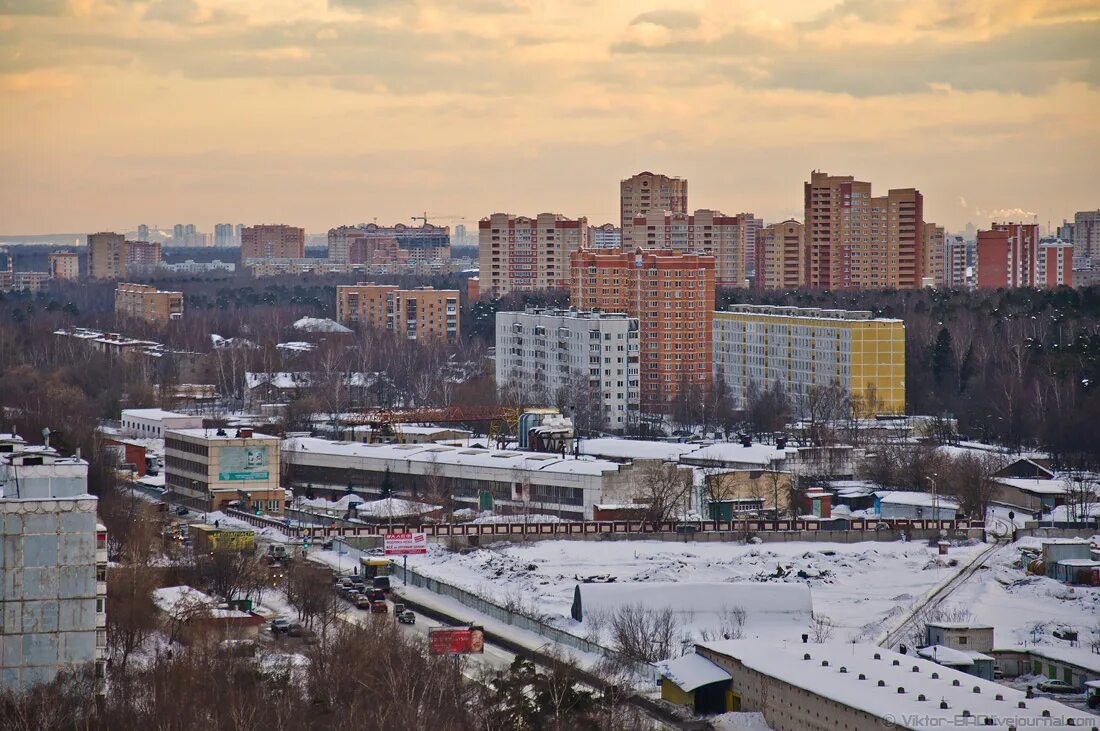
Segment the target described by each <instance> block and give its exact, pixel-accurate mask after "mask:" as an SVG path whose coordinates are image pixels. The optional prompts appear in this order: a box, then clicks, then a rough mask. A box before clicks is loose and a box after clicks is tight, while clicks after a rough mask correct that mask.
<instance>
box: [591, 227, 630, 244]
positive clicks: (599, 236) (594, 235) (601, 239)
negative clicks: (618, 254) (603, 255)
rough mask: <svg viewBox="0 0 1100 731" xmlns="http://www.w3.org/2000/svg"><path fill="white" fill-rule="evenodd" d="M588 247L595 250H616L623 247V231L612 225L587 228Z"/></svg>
mask: <svg viewBox="0 0 1100 731" xmlns="http://www.w3.org/2000/svg"><path fill="white" fill-rule="evenodd" d="M588 245H589V246H591V247H593V248H595V249H617V248H619V247H620V246H622V245H623V231H622V229H620V228H619V227H618V226H616V225H615V224H613V223H605V224H603V225H600V226H589V227H588Z"/></svg>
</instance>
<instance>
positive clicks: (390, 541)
mask: <svg viewBox="0 0 1100 731" xmlns="http://www.w3.org/2000/svg"><path fill="white" fill-rule="evenodd" d="M382 541H383V546H384V548H385V550H384V551H383V553H385V554H386V555H387V556H412V555H415V554H418V553H427V552H428V539H427V538H426V537H425V535H424V534H423V533H387V534H386V535H385V536H384V537H383V538H382Z"/></svg>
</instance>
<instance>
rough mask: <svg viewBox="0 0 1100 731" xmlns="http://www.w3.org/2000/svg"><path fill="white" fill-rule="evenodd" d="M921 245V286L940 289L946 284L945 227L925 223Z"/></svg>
mask: <svg viewBox="0 0 1100 731" xmlns="http://www.w3.org/2000/svg"><path fill="white" fill-rule="evenodd" d="M922 229H923V241H922V244H921V250H920V251H921V267H920V268H921V284H922V286H925V287H939V286H941V285H942V284H943V283H944V247H945V246H946V243H947V234H946V232H945V231H944V228H943V226H937V225H936V224H934V223H925V224H924V226H923V227H922Z"/></svg>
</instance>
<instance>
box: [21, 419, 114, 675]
mask: <svg viewBox="0 0 1100 731" xmlns="http://www.w3.org/2000/svg"><path fill="white" fill-rule="evenodd" d="M97 505H98V501H97V499H96V497H95V496H93V495H90V494H89V493H88V463H87V462H86V461H84V460H83V459H80V457H78V456H76V457H63V456H61V455H60V454H58V453H57V451H56V450H54V449H52V448H50V447H49V446H45V447H40V446H29V445H27V444H26V442H24V440H23V439H22V438H20V437H19V436H17V435H14V434H0V576H2V577H3V581H2V582H0V610H2V615H0V688H2V689H9V690H16V691H19V690H25V689H27V688H30V687H31V686H34V685H37V684H39V683H48V682H50V681H51V680H53V679H54V678H55V677H57V675H58V674H59V673H61V672H63V671H69V670H72V671H77V670H80V669H82V668H84V667H88V666H91V667H93V668H94V669H95V674H96V677H97V678H99V679H102V678H103V677H104V674H105V670H106V662H107V629H106V627H107V615H106V606H107V531H106V529H105V528H104V527H103V526H102V525H100V524H99V523H98V522H97V520H96V508H97Z"/></svg>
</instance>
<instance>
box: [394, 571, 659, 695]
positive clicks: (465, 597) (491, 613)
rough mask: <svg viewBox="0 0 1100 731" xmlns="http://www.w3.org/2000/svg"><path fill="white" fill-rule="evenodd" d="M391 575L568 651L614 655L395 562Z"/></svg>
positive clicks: (651, 672)
mask: <svg viewBox="0 0 1100 731" xmlns="http://www.w3.org/2000/svg"><path fill="white" fill-rule="evenodd" d="M394 573H395V574H396V575H397V576H399V577H400V578H401V579H402V581H406V582H408V583H409V584H410V585H412V586H417V587H420V588H422V589H427V590H428V591H430V592H433V593H435V594H440V595H441V596H449V597H451V598H452V599H455V600H456V601H458V602H459V603H460V604H462V605H463V606H466V607H469V608H470V609H473V610H474V611H475V612H480V613H481V614H484V615H485V616H487V617H492V618H493V619H496V620H499V621H501V622H504V623H505V624H509V625H511V626H513V627H516V628H518V629H522V630H526V631H528V632H534V633H535V634H537V635H539V636H540V637H545V638H546V639H547V640H550V641H552V642H556V643H558V644H561V645H565V646H566V647H571V648H573V649H574V650H579V651H580V652H585V653H589V654H593V655H599V656H600V657H607V658H610V657H612V656H613V655H614V652H613V651H612V650H611V649H609V648H607V647H604V646H603V645H599V644H597V643H595V642H590V641H589V640H586V639H584V638H583V637H577V636H576V635H574V634H570V633H569V632H566V631H565V630H561V629H558V628H557V627H553V626H551V625H549V624H546V623H545V622H542V621H540V620H537V619H532V618H531V617H526V616H524V615H522V614H519V613H517V612H514V611H512V610H510V609H507V608H505V607H502V606H500V605H499V604H495V603H493V602H491V601H489V600H488V599H485V598H484V597H480V596H478V595H477V594H474V593H472V592H469V591H466V590H465V589H460V588H459V587H457V586H454V585H452V584H448V583H446V582H444V581H440V580H439V579H433V578H432V577H430V576H424V575H423V574H418V573H417V572H416V571H413V570H412V569H405V568H404V567H403V566H401V565H400V564H398V563H396V562H395V563H394ZM632 669H633V670H634V673H635V674H636V675H638V676H639V677H641V678H644V679H645V680H648V681H650V682H653V683H655V682H657V679H658V678H659V677H660V673H659V672H658V671H657V669H656V668H654V667H652V666H650V665H635V666H634V667H633V668H632Z"/></svg>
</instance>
